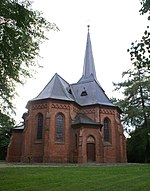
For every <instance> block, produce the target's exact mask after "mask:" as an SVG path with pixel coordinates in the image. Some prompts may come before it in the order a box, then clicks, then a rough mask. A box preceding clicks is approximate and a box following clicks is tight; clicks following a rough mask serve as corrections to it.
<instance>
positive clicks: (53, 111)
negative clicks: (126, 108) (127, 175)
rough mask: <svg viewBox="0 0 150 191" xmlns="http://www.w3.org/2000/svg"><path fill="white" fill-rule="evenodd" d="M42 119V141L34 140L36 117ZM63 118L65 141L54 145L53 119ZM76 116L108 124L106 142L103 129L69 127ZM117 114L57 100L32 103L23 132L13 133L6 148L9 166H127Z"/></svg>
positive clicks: (101, 107)
mask: <svg viewBox="0 0 150 191" xmlns="http://www.w3.org/2000/svg"><path fill="white" fill-rule="evenodd" d="M38 113H41V114H42V115H43V129H42V139H41V140H37V139H36V136H37V124H38V122H37V115H38ZM57 113H61V114H63V116H64V132H63V136H64V140H63V142H62V143H57V142H56V132H55V130H56V128H55V127H56V119H55V118H56V115H57ZM78 113H83V114H84V115H86V116H88V117H89V118H91V119H92V120H95V121H97V122H100V123H101V124H102V125H103V124H104V119H105V118H107V119H109V121H110V126H109V131H110V134H109V142H104V127H102V128H101V127H100V126H98V125H97V126H95V125H86V124H80V125H78V126H76V127H74V126H73V125H72V120H73V119H74V118H75V116H76V115H77V114H78ZM125 141H126V140H125V136H124V134H123V128H122V125H121V123H120V114H119V111H118V108H116V107H114V108H113V107H108V106H107V107H106V106H100V105H92V106H84V107H81V106H78V105H77V104H75V103H73V102H67V101H60V100H51V99H48V100H39V101H31V102H29V104H28V114H27V115H26V117H25V129H24V130H23V131H20V132H19V130H18V131H17V130H14V131H13V134H12V138H11V142H10V144H9V147H8V154H7V161H9V162H15V161H16V162H18V161H21V162H46V163H50V162H78V163H86V162H126V143H125Z"/></svg>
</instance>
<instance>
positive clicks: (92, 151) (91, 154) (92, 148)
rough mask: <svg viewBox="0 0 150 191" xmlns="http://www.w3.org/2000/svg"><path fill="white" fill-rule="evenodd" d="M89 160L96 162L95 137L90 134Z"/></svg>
mask: <svg viewBox="0 0 150 191" xmlns="http://www.w3.org/2000/svg"><path fill="white" fill-rule="evenodd" d="M86 146H87V162H95V159H96V157H95V138H94V137H93V136H91V135H90V136H89V137H88V138H87V145H86Z"/></svg>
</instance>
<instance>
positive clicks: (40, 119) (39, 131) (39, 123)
mask: <svg viewBox="0 0 150 191" xmlns="http://www.w3.org/2000/svg"><path fill="white" fill-rule="evenodd" d="M42 130H43V115H42V114H41V113H38V120H37V139H38V140H40V139H42Z"/></svg>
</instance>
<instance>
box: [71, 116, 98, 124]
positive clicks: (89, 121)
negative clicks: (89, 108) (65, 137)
mask: <svg viewBox="0 0 150 191" xmlns="http://www.w3.org/2000/svg"><path fill="white" fill-rule="evenodd" d="M79 124H87V125H100V123H99V122H96V121H93V120H92V119H90V118H89V117H87V116H86V115H84V114H82V113H79V114H77V115H76V117H75V118H74V120H73V121H72V125H79Z"/></svg>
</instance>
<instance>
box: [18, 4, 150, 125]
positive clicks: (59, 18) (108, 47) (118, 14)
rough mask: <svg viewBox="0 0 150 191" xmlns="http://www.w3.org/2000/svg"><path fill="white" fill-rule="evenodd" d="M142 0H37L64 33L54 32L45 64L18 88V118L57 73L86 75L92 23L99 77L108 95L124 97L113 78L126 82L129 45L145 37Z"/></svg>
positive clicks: (70, 78)
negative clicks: (114, 84) (85, 66)
mask: <svg viewBox="0 0 150 191" xmlns="http://www.w3.org/2000/svg"><path fill="white" fill-rule="evenodd" d="M140 7H141V6H140V3H139V0H113V1H112V0H107V1H104V0H35V2H34V4H33V8H34V9H36V10H39V11H41V12H43V16H44V17H45V18H46V19H47V20H48V21H50V22H51V23H55V24H56V25H57V26H58V27H59V29H60V31H59V32H56V31H55V32H54V31H50V32H49V33H48V37H49V40H48V41H46V42H44V43H43V44H42V45H41V51H40V54H41V56H42V57H43V58H42V59H40V60H39V63H40V64H41V65H42V66H43V68H42V69H38V70H37V71H38V73H37V74H36V75H35V77H34V78H33V79H28V80H27V82H26V84H25V85H24V86H22V87H18V88H17V91H18V94H19V96H18V97H17V98H16V100H15V104H16V108H17V110H16V111H17V116H16V120H17V122H19V121H21V117H22V114H23V113H24V112H25V111H26V109H25V106H26V104H27V102H28V101H29V100H31V99H33V98H34V97H36V96H37V95H38V94H39V93H40V91H41V90H42V89H43V88H44V87H45V85H46V84H47V83H48V82H49V81H50V80H51V78H52V77H53V75H54V74H55V73H58V74H59V75H60V76H61V77H62V78H63V79H64V80H66V81H67V82H68V83H76V82H77V81H78V80H79V79H80V77H81V76H82V70H83V63H84V54H85V46H86V39H87V25H90V36H91V43H92V49H93V56H94V62H95V68H96V74H97V79H98V81H99V82H100V84H101V86H102V87H103V89H104V90H105V92H106V94H107V96H108V97H109V98H111V97H115V96H120V95H118V93H117V92H114V91H113V89H114V87H113V84H112V82H120V81H121V80H122V72H123V71H125V70H127V69H128V68H130V66H131V63H130V55H129V53H127V49H128V48H130V46H131V43H132V42H134V41H135V40H138V39H139V40H140V38H141V36H142V35H143V32H144V30H145V29H146V26H147V22H146V21H147V19H146V16H140V14H139V9H140Z"/></svg>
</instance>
